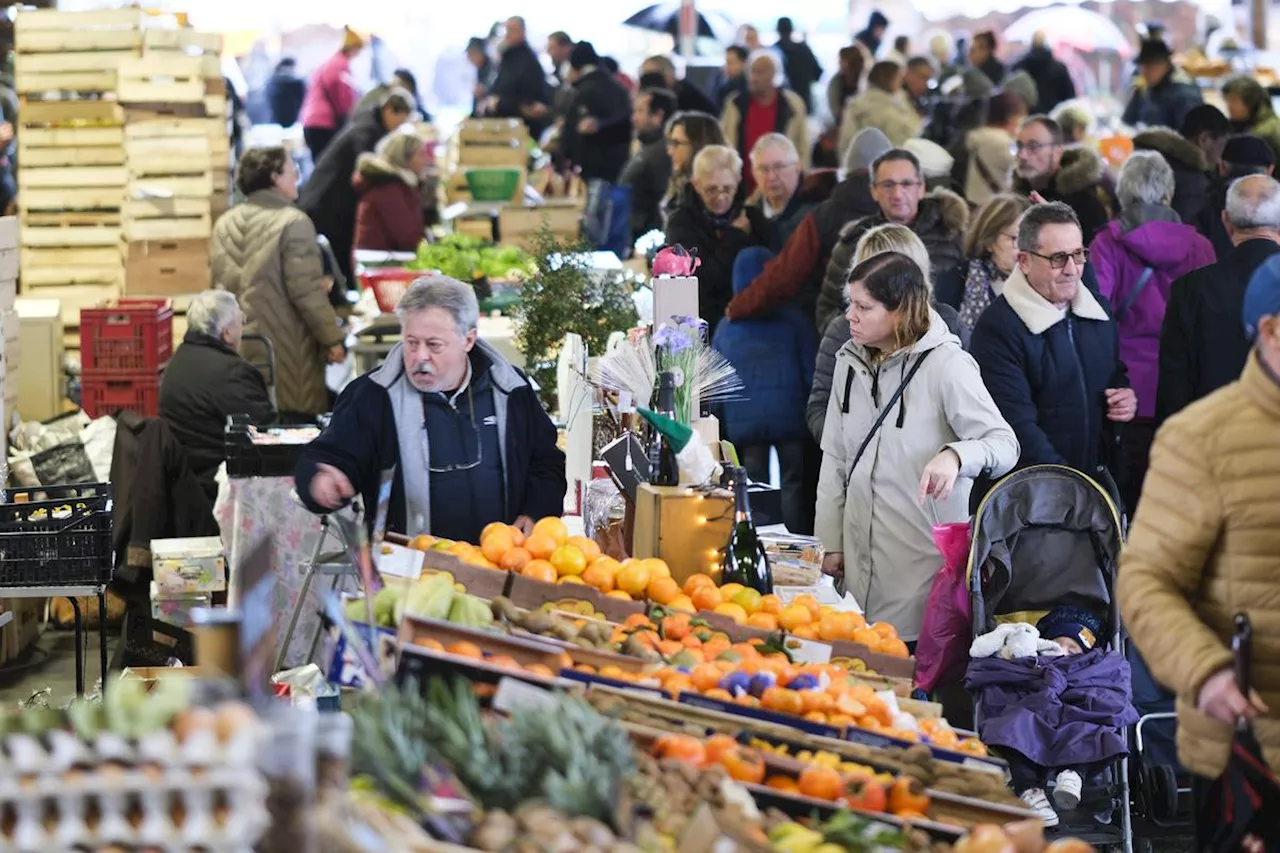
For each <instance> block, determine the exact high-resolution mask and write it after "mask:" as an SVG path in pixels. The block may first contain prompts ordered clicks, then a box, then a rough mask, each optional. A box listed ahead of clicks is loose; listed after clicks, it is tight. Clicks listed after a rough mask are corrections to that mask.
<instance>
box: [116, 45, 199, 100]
mask: <svg viewBox="0 0 1280 853" xmlns="http://www.w3.org/2000/svg"><path fill="white" fill-rule="evenodd" d="M208 77H217V78H219V79H220V78H221V77H222V69H221V65H220V63H219V60H218V58H217V57H216V56H180V55H173V56H169V55H165V54H154V53H153V54H150V55H149V56H142V57H135V58H131V59H126V60H122V61H121V62H120V67H119V71H118V78H119V82H118V86H117V89H116V97H117V99H118V100H119V101H120V102H121V103H123V104H170V103H172V104H195V103H201V102H203V101H204V99H205V79H206V78H208Z"/></svg>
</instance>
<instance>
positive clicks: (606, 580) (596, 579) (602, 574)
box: [582, 562, 614, 592]
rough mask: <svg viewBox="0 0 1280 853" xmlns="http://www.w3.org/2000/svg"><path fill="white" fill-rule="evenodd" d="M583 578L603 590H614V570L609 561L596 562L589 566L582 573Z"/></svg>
mask: <svg viewBox="0 0 1280 853" xmlns="http://www.w3.org/2000/svg"><path fill="white" fill-rule="evenodd" d="M582 580H583V581H584V582H586V583H587V584H589V585H591V586H593V587H595V588H596V589H598V590H600V591H601V592H612V591H613V585H614V570H613V568H612V567H611V566H609V565H608V564H607V563H601V562H595V563H592V564H591V565H589V566H587V570H586V571H585V572H583V573H582Z"/></svg>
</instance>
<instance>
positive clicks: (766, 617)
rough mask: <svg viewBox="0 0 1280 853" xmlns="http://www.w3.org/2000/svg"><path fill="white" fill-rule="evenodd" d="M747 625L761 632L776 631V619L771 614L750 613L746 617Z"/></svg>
mask: <svg viewBox="0 0 1280 853" xmlns="http://www.w3.org/2000/svg"><path fill="white" fill-rule="evenodd" d="M747 624H748V625H749V626H751V627H752V628H759V629H760V630H762V631H776V630H778V617H777V616H774V615H773V614H772V613H752V614H751V615H750V616H748V617H747Z"/></svg>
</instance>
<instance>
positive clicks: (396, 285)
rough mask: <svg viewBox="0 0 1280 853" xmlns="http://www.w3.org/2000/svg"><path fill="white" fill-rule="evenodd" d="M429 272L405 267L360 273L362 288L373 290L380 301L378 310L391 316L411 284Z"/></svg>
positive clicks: (383, 268) (381, 268) (382, 268)
mask: <svg viewBox="0 0 1280 853" xmlns="http://www.w3.org/2000/svg"><path fill="white" fill-rule="evenodd" d="M424 275H430V272H429V271H427V270H407V269H404V268H403V267H380V268H377V269H371V270H369V271H367V272H362V273H360V286H361V287H364V288H372V289H373V295H374V298H376V299H377V300H378V310H379V311H382V312H383V313H385V314H390V313H391V312H393V311H395V310H396V306H397V305H399V304H400V297H402V296H404V292H405V291H406V290H408V289H409V283H410V282H413V281H417V280H418V279H420V278H422V277H423V276H424Z"/></svg>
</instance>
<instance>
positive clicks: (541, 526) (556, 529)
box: [529, 515, 569, 551]
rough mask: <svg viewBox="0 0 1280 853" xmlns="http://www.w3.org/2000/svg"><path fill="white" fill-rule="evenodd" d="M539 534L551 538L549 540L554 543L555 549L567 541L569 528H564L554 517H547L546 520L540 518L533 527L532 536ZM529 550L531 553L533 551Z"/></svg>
mask: <svg viewBox="0 0 1280 853" xmlns="http://www.w3.org/2000/svg"><path fill="white" fill-rule="evenodd" d="M539 534H541V535H543V536H549V537H551V539H552V540H554V541H555V543H556V547H557V548H559V547H560V546H561V545H563V544H564V543H565V542H568V541H569V528H568V527H566V526H565V523H564V522H563V521H561V520H560V519H559V518H556V517H555V516H554V515H549V516H547V517H546V518H540V519H538V521H537V523H536V524H534V525H533V535H534V536H537V535H539ZM529 550H530V551H532V550H533V549H532V548H530V549H529Z"/></svg>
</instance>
